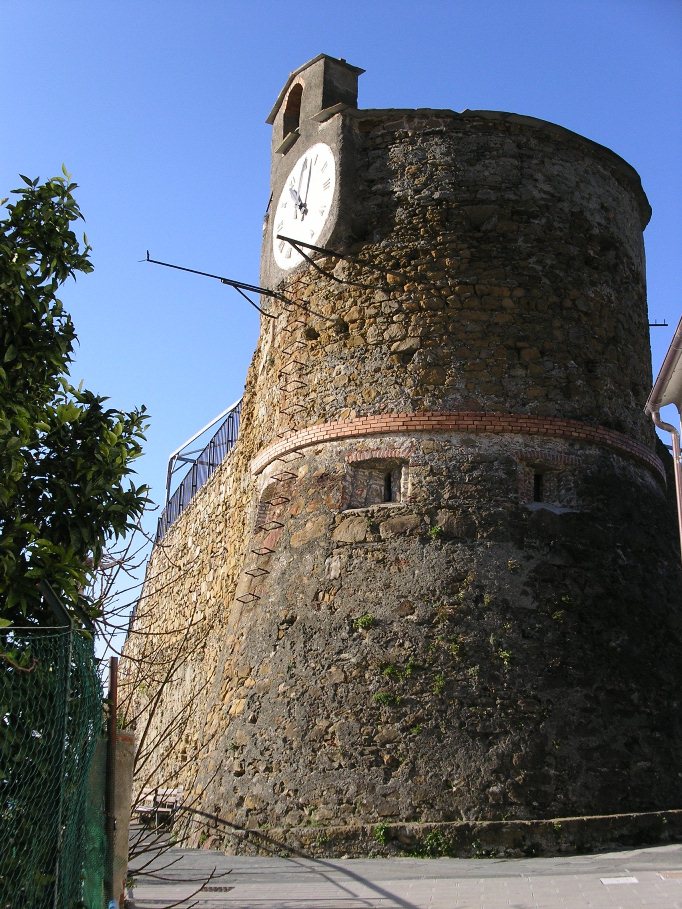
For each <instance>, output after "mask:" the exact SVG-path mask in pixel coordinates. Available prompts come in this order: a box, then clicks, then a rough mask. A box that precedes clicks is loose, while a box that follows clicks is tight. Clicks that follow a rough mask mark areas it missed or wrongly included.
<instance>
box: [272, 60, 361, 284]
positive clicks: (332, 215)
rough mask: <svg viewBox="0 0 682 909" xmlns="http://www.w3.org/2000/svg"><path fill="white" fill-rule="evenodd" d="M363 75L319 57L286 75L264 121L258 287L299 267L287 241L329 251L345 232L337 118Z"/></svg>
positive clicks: (341, 135) (297, 251)
mask: <svg viewBox="0 0 682 909" xmlns="http://www.w3.org/2000/svg"><path fill="white" fill-rule="evenodd" d="M363 72H364V70H362V69H360V68H359V67H357V66H351V64H349V63H347V62H346V61H345V60H337V59H335V58H334V57H329V56H327V54H319V55H318V56H317V57H315V58H313V59H312V60H310V61H309V62H308V63H305V64H304V65H303V66H301V67H299V68H298V69H297V70H295V71H294V72H293V73H292V74H291V75H290V76H289V79H288V80H287V82H286V84H285V85H284V87H283V89H282V91H281V92H280V94H279V96H278V98H277V101H276V102H275V105H274V107H273V109H272V111H271V112H270V115H269V116H268V118H267V122H268V123H269V124H271V125H272V165H271V172H270V188H271V195H270V202H269V204H268V209H267V212H266V215H265V224H264V238H263V254H262V270H261V280H262V282H263V284H264V285H266V286H273V285H275V284H277V283H278V282H279V281H280V280H281V279H282V278H283V277H285V276H286V275H287V274H288V273H289V272H290V271H291V270H292V269H294V268H296V266H298V265H300V264H301V263H302V262H303V261H304V256H303V254H302V251H303V252H304V253H306V254H307V253H309V252H310V250H307V249H306V247H304V246H299V247H298V248H297V247H296V246H295V245H293V244H292V243H291V242H290V240H294V241H300V242H301V243H305V244H308V246H310V245H317V246H319V245H324V244H329V243H331V242H332V240H338V239H340V238H341V237H342V236H343V234H344V232H347V231H348V230H349V229H350V227H351V223H352V211H351V210H350V207H349V206H350V205H351V203H352V197H351V194H350V193H349V191H348V184H349V183H350V182H351V181H352V171H353V154H352V144H353V143H352V141H351V139H350V134H349V130H348V128H347V122H346V120H345V119H344V118H343V117H342V116H341V115H342V113H343V112H344V111H347V110H348V109H351V108H352V109H356V108H357V97H358V76H360V74H361V73H363ZM342 201H343V204H342ZM283 236H284V237H287V238H289V239H288V240H283V239H281V237H283Z"/></svg>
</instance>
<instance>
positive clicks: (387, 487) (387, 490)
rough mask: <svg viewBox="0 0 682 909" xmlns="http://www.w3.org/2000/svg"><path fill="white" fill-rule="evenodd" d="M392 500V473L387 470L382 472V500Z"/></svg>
mask: <svg viewBox="0 0 682 909" xmlns="http://www.w3.org/2000/svg"><path fill="white" fill-rule="evenodd" d="M392 501H393V473H392V471H390V470H389V471H387V473H385V474H384V502H392Z"/></svg>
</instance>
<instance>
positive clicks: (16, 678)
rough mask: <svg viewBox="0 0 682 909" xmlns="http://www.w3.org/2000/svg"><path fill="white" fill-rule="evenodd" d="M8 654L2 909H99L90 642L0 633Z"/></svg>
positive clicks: (96, 689) (50, 633) (0, 731)
mask: <svg viewBox="0 0 682 909" xmlns="http://www.w3.org/2000/svg"><path fill="white" fill-rule="evenodd" d="M0 646H2V647H3V650H4V652H5V654H7V653H8V652H9V653H10V654H11V658H10V659H8V658H7V657H4V658H0V909H76V907H83V906H85V907H87V909H101V906H102V876H103V869H104V859H105V856H104V851H105V850H104V842H103V810H102V804H101V789H100V787H98V786H94V787H93V786H92V784H91V782H90V773H91V764H92V760H93V755H94V752H95V747H96V744H97V740H98V738H99V737H100V733H101V728H102V695H101V689H100V684H99V679H98V677H97V674H96V671H95V661H94V655H93V645H92V641H90V640H88V639H87V638H86V637H84V636H83V635H81V634H79V633H78V632H76V631H73V630H72V629H71V628H46V629H38V628H35V629H34V628H31V629H14V630H8V631H4V632H2V634H1V636H0ZM93 790H94V791H93Z"/></svg>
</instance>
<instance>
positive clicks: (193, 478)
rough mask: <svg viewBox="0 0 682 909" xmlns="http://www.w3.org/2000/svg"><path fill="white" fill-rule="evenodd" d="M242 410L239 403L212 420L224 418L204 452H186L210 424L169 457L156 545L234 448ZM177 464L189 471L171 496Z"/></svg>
mask: <svg viewBox="0 0 682 909" xmlns="http://www.w3.org/2000/svg"><path fill="white" fill-rule="evenodd" d="M241 409H242V402H241V400H239V401H237V403H236V404H233V405H232V406H231V407H230V408H228V410H227V411H223V413H222V414H220V416H219V417H216V420H214V421H213V423H215V422H217V421H218V420H220V419H222V418H223V417H224V419H223V420H222V422H221V423H220V425H219V427H218V429H217V431H216V432H215V433H214V434H213V436H212V437H211V439H210V440H209V442H208V444H207V445H206V446H205V448H203V449H201V451H199V452H198V453H197V452H196V451H187V448H188V446H189V445H190V444H191V443H192V442H194V441H195V440H196V439H197V438H199V437H200V436H202V435H203V434H204V433H205V432H206V431H207V430H208V429H210V428H211V426H212V425H213V423H209V424H208V426H205V427H204V428H203V429H202V430H200V431H199V432H198V433H196V434H195V435H194V436H193V437H192V438H191V439H189V440H188V441H187V442H185V444H184V445H183V446H182V447H181V448H179V449H178V450H177V451H176V452H174V453H173V454H172V455H171V457H170V460H169V463H168V485H167V491H166V507H165V508H164V509H163V512H162V513H161V517H160V518H159V522H158V524H157V528H156V541H157V542H159V541H160V540H162V539H163V538H164V537H165V535H166V533H167V532H168V528H169V527H170V526H171V525H172V524H173V522H174V521H176V520H177V519H178V518H179V517H180V515H181V514H182V512H183V511H184V510H185V508H187V506H188V505H189V503H190V502H191V501H192V499H193V498H194V496H195V495H196V494H197V492H198V491H199V490H200V489H201V487H202V486H203V485H204V483H205V482H206V481H207V480H208V478H209V477H210V476H211V474H213V473H214V472H215V471H216V470H217V468H218V467H219V466H220V465H221V464H222V462H223V461H224V460H225V458H226V457H227V455H228V454H229V453H230V451H231V450H232V448H233V447H234V445H235V442H236V441H237V436H238V435H239V417H240V414H241ZM180 464H191V467H190V469H189V470H188V472H187V474H186V475H185V476H184V477H183V479H182V481H181V482H180V485H179V486H178V487H177V489H176V490H175V492H174V493H173V494H172V495H170V494H169V493H170V482H171V479H172V476H173V473H174V472H175V470H176V469H177V467H178V466H179V465H180Z"/></svg>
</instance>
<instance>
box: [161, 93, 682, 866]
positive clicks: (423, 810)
mask: <svg viewBox="0 0 682 909" xmlns="http://www.w3.org/2000/svg"><path fill="white" fill-rule="evenodd" d="M336 118H341V120H342V125H341V131H342V135H343V140H344V146H343V148H344V152H343V157H342V161H341V164H342V171H341V185H342V187H343V192H344V196H343V197H342V198H341V200H340V202H339V206H340V209H342V210H343V211H344V212H345V214H344V230H343V231H341V232H340V233H339V234H338V235H336V236H334V237H332V239H331V240H330V242H329V246H330V247H331V248H332V249H337V250H338V251H339V253H341V255H333V254H331V253H330V254H329V255H319V256H317V257H316V258H315V266H316V267H314V266H313V265H310V264H305V263H304V264H303V265H301V266H300V267H299V268H298V269H296V270H295V271H293V272H292V273H291V274H290V275H288V276H286V277H284V278H283V279H282V280H281V282H280V283H279V285H278V286H277V288H276V289H277V290H278V291H280V292H281V293H282V294H283V296H284V298H285V301H284V302H283V301H281V300H280V301H274V302H272V301H270V302H268V301H264V302H265V303H267V304H268V306H269V307H270V315H271V316H272V318H264V319H263V322H262V331H261V338H260V341H259V345H258V348H257V350H256V354H255V356H254V361H253V363H252V366H251V369H250V370H249V374H248V377H247V384H246V392H245V397H244V401H243V409H242V429H241V434H240V439H239V442H238V445H237V448H236V450H235V452H234V453H233V454H232V455H231V456H230V462H231V463H229V464H227V465H225V471H229V472H231V473H230V477H231V479H230V484H228V485H229V488H230V489H231V490H232V493H231V494H233V495H234V502H233V505H232V506H231V507H232V511H231V512H230V507H227V506H225V507H224V508H222V507H221V508H218V509H216V515H218V518H219V522H220V521H227V522H229V524H230V527H231V528H233V532H231V535H230V534H228V533H226V534H224V537H225V538H228V537H229V539H230V541H231V542H230V553H229V558H230V559H231V560H232V561H235V560H236V561H237V562H238V563H239V567H240V571H239V573H238V576H237V577H236V578H235V581H234V583H233V582H230V583H229V584H227V585H224V588H222V589H221V594H220V599H219V603H218V605H217V607H216V609H217V611H216V613H215V614H216V615H217V616H218V618H217V624H216V627H215V632H214V638H215V640H214V643H213V645H211V646H212V651H211V652H212V653H213V654H214V655H215V654H217V656H215V665H214V666H212V672H213V681H212V682H211V685H210V690H211V691H212V692H213V694H212V695H211V697H213V698H214V700H213V702H212V703H211V704H210V705H209V707H207V708H203V707H202V710H205V712H206V714H207V716H208V719H207V720H206V723H207V725H208V727H209V728H210V730H211V742H212V746H211V748H212V753H211V757H210V760H209V761H208V762H207V764H206V768H205V772H204V771H203V770H202V771H201V773H200V782H201V781H203V785H204V786H205V787H206V788H205V790H204V791H203V794H202V796H201V802H202V806H203V810H205V812H206V813H207V814H211V813H213V812H215V813H219V814H220V816H221V818H223V819H225V820H226V821H227V823H228V824H230V825H234V826H235V827H237V828H249V829H252V830H253V829H260V828H263V827H270V828H273V827H277V828H293V827H302V826H305V825H310V824H312V825H316V826H334V827H339V826H341V827H343V826H345V827H347V828H348V830H352V829H353V828H354V826H355V825H359V824H377V823H380V822H381V823H387V824H391V823H395V824H400V823H405V822H415V823H416V822H452V821H462V820H465V821H470V820H505V821H506V820H514V819H521V820H523V819H532V818H556V817H565V816H570V815H597V814H611V813H617V812H632V811H649V810H659V809H664V808H672V807H677V806H678V804H679V802H680V796H681V795H682V777H680V774H679V773H678V766H677V764H678V755H679V752H680V746H681V745H682V725H681V723H680V717H679V709H678V699H679V690H680V681H681V679H680V669H679V659H678V653H679V650H680V644H681V643H682V640H681V639H682V628H681V626H680V618H679V613H680V610H679V607H680V583H681V582H682V578H681V577H680V569H679V552H678V551H677V549H676V537H675V531H674V524H673V514H672V510H671V508H670V496H669V493H668V491H667V488H666V480H665V472H666V467H665V464H664V463H663V462H662V461H661V460H660V459H659V456H661V457H663V458H664V459H665V457H666V453H665V452H664V451H663V452H659V453H658V454H657V451H656V441H655V436H654V433H653V430H652V427H651V423H650V421H649V420H648V419H647V418H646V417H645V415H644V413H643V407H644V403H645V400H646V397H647V393H648V390H649V387H650V383H651V373H650V357H649V347H648V318H647V310H646V299H645V282H644V259H643V245H642V230H643V227H644V226H645V224H646V222H647V220H648V217H649V214H650V211H649V207H648V203H647V202H646V198H645V196H644V194H643V192H642V190H641V186H640V185H639V179H638V177H637V175H636V174H635V172H634V171H633V170H632V169H631V168H630V167H629V166H628V165H627V164H626V163H625V162H623V161H622V160H621V159H620V158H618V157H617V156H616V155H614V154H613V153H611V152H610V151H608V150H607V149H604V148H602V147H601V146H598V145H596V144H594V143H592V142H589V141H588V140H586V139H583V138H581V137H579V136H576V135H575V134H573V133H570V132H568V131H566V130H563V129H561V128H559V127H555V126H552V125H551V124H547V123H543V122H540V121H534V120H531V119H527V118H522V117H517V116H513V115H506V114H494V113H489V112H466V113H464V114H459V115H458V114H453V113H452V112H449V111H357V110H347V111H345V112H343V113H341V114H336V117H335V118H334V119H336ZM330 122H332V121H330ZM344 161H345V164H344ZM343 168H345V170H344V169H343ZM266 236H267V234H266ZM221 476H222V479H220V480H219V482H221V483H223V482H225V481H224V476H225V474H224V473H223V474H219V475H218V477H219V478H220V477H221ZM216 483H218V480H216ZM215 488H216V489H218V488H219V487H218V486H217V485H216V487H215ZM226 488H227V487H226ZM201 495H202V496H204V497H205V499H204V500H207V499H208V497H210V496H211V495H212V493H211V489H210V488H209V487H207V489H205V490H203V491H202V493H201ZM204 500H202V501H204ZM190 511H191V508H190ZM188 513H189V512H188ZM183 519H184V516H183V518H182V519H181V521H182V520H183ZM188 520H189V519H188ZM213 524H215V521H213ZM205 525H206V526H207V527H208V528H209V529H207V530H206V531H205V532H206V533H210V534H214V531H213V530H210V526H211V521H210V520H207V521H206V522H205ZM234 528H237V530H234ZM216 533H217V532H216ZM173 534H176V536H175V537H173ZM217 538H218V537H217V536H216V537H215V539H217ZM181 539H182V538H181V528H177V529H176V528H174V529H173V531H172V532H171V535H169V538H168V541H169V542H168V545H169V546H175V545H178V546H179V545H180V541H181ZM211 539H212V540H214V536H211ZM220 539H222V537H220ZM174 540H175V541H176V542H175V543H174V542H173V541H174ZM193 545H197V541H196V538H195V539H194V541H193ZM207 545H208V544H207ZM211 545H212V546H213V551H214V556H212V558H214V559H219V558H220V554H219V552H218V551H217V549H219V548H220V547H219V546H218V547H217V549H216V546H215V544H214V543H212V544H211ZM226 552H227V551H226ZM226 558H227V555H226ZM202 590H203V588H202ZM202 595H203V594H202ZM221 641H224V642H229V646H227V644H225V646H224V647H221V645H220V642H221ZM225 692H229V697H228V696H227V695H225ZM216 768H220V770H219V772H217V770H216ZM323 851H324V850H323Z"/></svg>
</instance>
